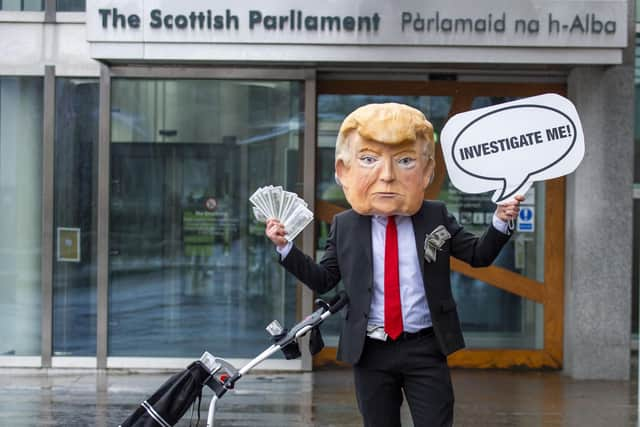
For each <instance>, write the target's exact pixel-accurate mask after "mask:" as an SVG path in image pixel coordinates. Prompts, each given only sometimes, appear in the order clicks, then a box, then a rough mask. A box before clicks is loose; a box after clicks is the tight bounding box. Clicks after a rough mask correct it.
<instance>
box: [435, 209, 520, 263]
mask: <svg viewBox="0 0 640 427" xmlns="http://www.w3.org/2000/svg"><path fill="white" fill-rule="evenodd" d="M443 210H444V212H443V214H444V215H445V216H446V218H447V229H448V230H449V233H450V234H451V255H453V256H454V257H456V258H458V259H460V260H462V261H464V262H466V263H467V264H469V265H471V266H472V267H486V266H488V265H491V263H492V262H493V261H494V260H495V259H496V257H497V256H498V254H499V253H500V250H501V249H502V247H503V246H504V245H505V244H506V243H507V241H509V237H510V235H509V234H504V233H502V232H500V231H498V230H496V229H495V228H494V227H493V225H490V226H489V227H488V228H487V230H486V231H485V232H484V233H483V234H482V236H480V237H478V236H476V235H474V234H472V233H470V232H468V231H466V230H465V229H464V227H462V226H461V225H460V224H458V221H456V219H455V218H454V217H453V215H451V214H450V213H448V212H447V209H446V207H445V206H444V205H443Z"/></svg>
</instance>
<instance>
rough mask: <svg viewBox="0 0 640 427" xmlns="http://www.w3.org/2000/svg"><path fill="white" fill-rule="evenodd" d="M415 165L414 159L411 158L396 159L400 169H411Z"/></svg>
mask: <svg viewBox="0 0 640 427" xmlns="http://www.w3.org/2000/svg"><path fill="white" fill-rule="evenodd" d="M415 164H416V159H414V158H413V157H402V158H400V159H398V165H400V167H403V168H405V169H409V168H412V167H413V166H414V165H415Z"/></svg>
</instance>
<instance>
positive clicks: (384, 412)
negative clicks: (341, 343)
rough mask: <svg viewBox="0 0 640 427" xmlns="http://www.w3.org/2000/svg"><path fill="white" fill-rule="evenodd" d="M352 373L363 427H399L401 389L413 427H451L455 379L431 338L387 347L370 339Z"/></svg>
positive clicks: (431, 336) (432, 337) (391, 342)
mask: <svg viewBox="0 0 640 427" xmlns="http://www.w3.org/2000/svg"><path fill="white" fill-rule="evenodd" d="M353 372H354V378H355V386H356V397H357V400H358V407H359V409H360V413H361V414H362V418H363V420H364V425H365V427H378V426H379V427H396V426H400V406H401V405H402V400H403V398H402V391H403V390H404V394H405V396H406V398H407V402H408V403H409V410H410V411H411V418H412V419H413V424H414V426H415V427H423V426H424V427H427V426H428V427H434V426H436V427H440V426H451V425H452V424H453V401H454V398H453V387H452V386H451V375H450V373H449V367H448V366H447V358H446V357H445V355H444V354H442V352H441V351H440V349H439V347H438V344H437V342H436V338H435V336H434V335H433V333H432V334H430V335H426V336H419V337H415V338H411V339H406V340H399V341H387V342H385V341H379V340H374V339H371V338H367V339H366V342H365V347H364V351H363V353H362V357H361V359H360V361H359V362H358V363H357V364H356V365H354V367H353Z"/></svg>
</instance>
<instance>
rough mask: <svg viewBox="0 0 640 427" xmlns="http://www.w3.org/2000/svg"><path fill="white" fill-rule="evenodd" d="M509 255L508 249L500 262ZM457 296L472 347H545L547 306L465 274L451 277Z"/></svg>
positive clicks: (459, 312)
mask: <svg viewBox="0 0 640 427" xmlns="http://www.w3.org/2000/svg"><path fill="white" fill-rule="evenodd" d="M508 256H509V248H508V247H507V248H504V249H503V250H502V252H501V254H500V256H499V257H498V260H496V263H497V262H499V261H500V258H504V257H508ZM451 287H452V291H453V297H454V299H455V300H456V303H457V304H458V307H459V308H458V315H459V316H460V324H461V326H462V330H463V332H464V339H465V342H466V344H467V347H469V348H520V349H541V348H543V347H544V334H543V332H544V327H543V319H544V311H543V310H544V306H543V305H542V304H538V303H536V302H533V301H530V300H527V299H525V298H522V297H521V296H518V295H515V294H512V293H509V292H505V291H503V290H502V289H498V288H496V287H493V286H490V285H488V284H486V283H484V282H483V281H481V280H476V279H473V278H471V277H468V276H465V275H463V274H460V273H457V272H453V273H452V275H451Z"/></svg>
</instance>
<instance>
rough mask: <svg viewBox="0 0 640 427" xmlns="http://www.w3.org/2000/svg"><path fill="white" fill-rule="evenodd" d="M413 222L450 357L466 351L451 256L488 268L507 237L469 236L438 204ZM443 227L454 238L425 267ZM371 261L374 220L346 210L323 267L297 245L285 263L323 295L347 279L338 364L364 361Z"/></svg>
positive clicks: (436, 324) (437, 328)
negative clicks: (429, 246) (429, 243)
mask: <svg viewBox="0 0 640 427" xmlns="http://www.w3.org/2000/svg"><path fill="white" fill-rule="evenodd" d="M411 219H412V222H413V230H414V233H415V236H416V249H417V252H418V259H419V260H420V267H421V269H422V277H423V281H424V285H425V291H426V295H427V301H428V305H429V310H430V311H431V320H432V322H433V329H434V332H435V335H436V337H437V340H438V343H439V345H440V348H441V350H442V352H443V353H444V354H447V355H448V354H450V353H453V352H454V351H456V350H459V349H461V348H463V347H464V339H463V337H462V330H461V328H460V321H459V319H458V312H457V310H456V303H455V301H454V300H453V296H452V294H451V281H450V268H449V257H450V256H454V257H456V258H458V259H461V260H462V261H465V262H467V263H468V264H470V265H471V266H473V267H484V266H487V265H489V264H491V263H492V262H493V260H494V259H495V258H496V256H497V255H498V253H499V252H500V249H501V248H502V246H504V244H505V243H506V242H507V240H508V239H509V236H508V235H506V234H504V233H501V232H499V231H498V230H496V229H495V228H493V226H490V227H489V228H488V229H487V230H486V232H485V233H484V234H483V235H482V236H481V237H476V236H475V235H473V234H471V233H469V232H467V231H465V230H464V229H463V228H462V226H461V225H459V224H458V222H457V221H456V220H455V218H454V217H453V216H452V215H450V214H449V213H448V212H447V208H446V207H445V205H444V203H442V202H439V201H425V202H424V203H423V205H422V208H421V209H420V211H418V213H416V214H415V215H413V216H412V217H411ZM441 224H442V225H444V226H445V227H446V228H447V230H448V231H449V233H450V234H451V239H449V240H448V241H447V242H446V243H445V244H444V246H443V247H442V250H441V251H438V254H437V257H436V261H435V262H431V263H429V262H426V261H425V260H424V239H425V236H426V235H427V234H429V233H431V232H432V231H433V230H434V229H435V228H436V227H437V226H438V225H441ZM399 256H403V255H402V254H399ZM372 260H373V255H372V248H371V217H370V216H364V215H359V214H357V213H356V212H354V211H353V210H348V211H345V212H342V213H340V214H338V215H336V216H335V217H334V219H333V223H332V224H331V231H330V233H329V237H328V239H327V244H326V248H325V253H324V256H323V257H322V260H320V263H319V264H317V263H315V262H314V261H313V259H311V258H310V257H309V256H307V255H305V254H304V253H302V252H301V251H300V250H299V249H297V248H296V247H295V246H294V247H293V248H292V249H291V251H290V252H289V254H288V255H287V256H286V257H285V259H284V260H282V261H281V264H282V265H283V266H284V267H285V268H286V269H287V270H288V271H289V272H291V273H292V274H293V275H295V276H296V277H297V278H298V279H299V280H300V281H301V282H302V283H304V284H306V285H307V286H309V287H310V288H311V289H313V290H315V291H316V292H319V293H324V292H327V291H329V290H330V289H332V288H333V287H335V286H336V285H337V284H338V282H339V281H340V279H342V280H343V283H344V287H345V290H346V292H347V294H348V295H349V301H350V302H349V307H348V310H347V314H346V316H345V323H344V326H343V329H342V334H341V336H340V344H339V347H338V359H339V360H342V361H344V362H347V363H351V364H355V363H357V362H358V360H360V356H361V355H362V349H363V348H364V341H365V337H366V330H367V322H368V318H369V309H370V307H371V295H372V292H373V261H372Z"/></svg>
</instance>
